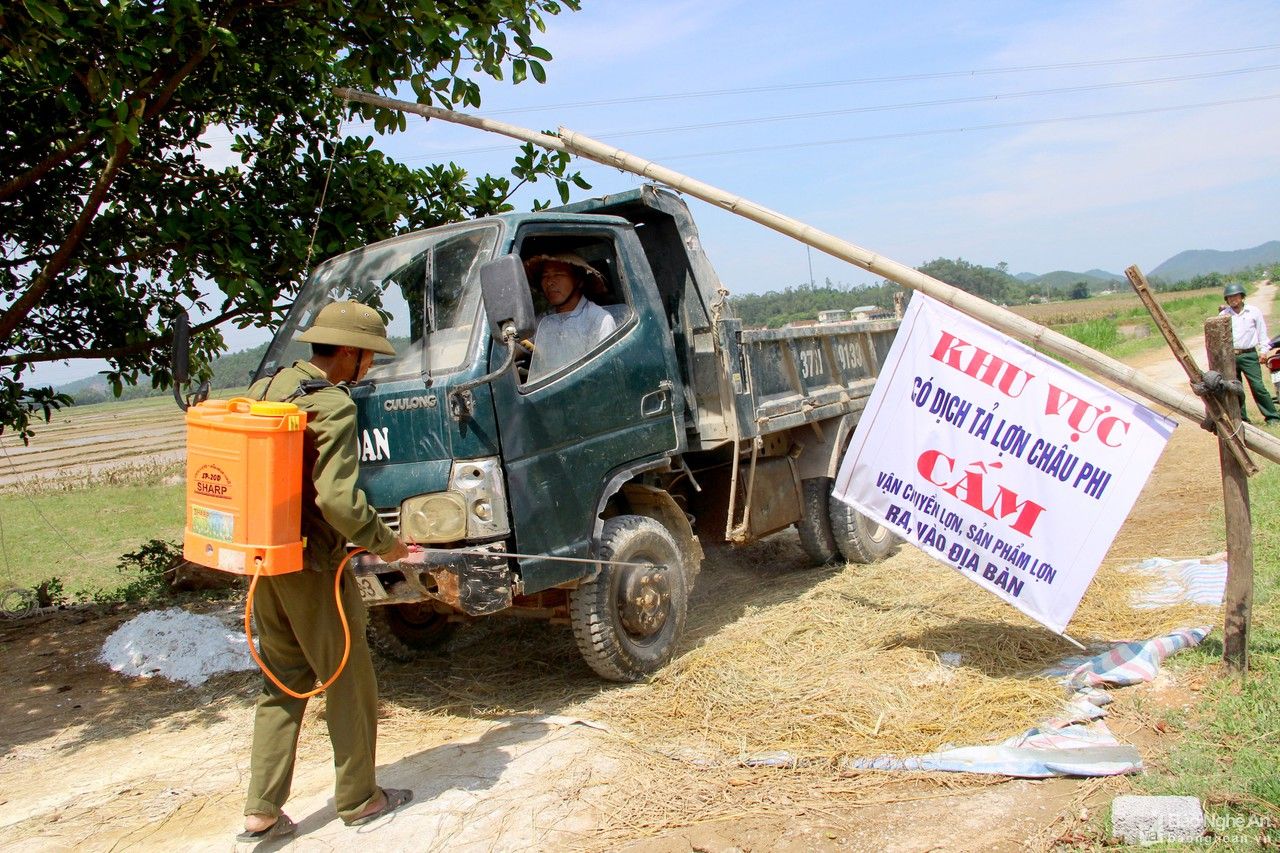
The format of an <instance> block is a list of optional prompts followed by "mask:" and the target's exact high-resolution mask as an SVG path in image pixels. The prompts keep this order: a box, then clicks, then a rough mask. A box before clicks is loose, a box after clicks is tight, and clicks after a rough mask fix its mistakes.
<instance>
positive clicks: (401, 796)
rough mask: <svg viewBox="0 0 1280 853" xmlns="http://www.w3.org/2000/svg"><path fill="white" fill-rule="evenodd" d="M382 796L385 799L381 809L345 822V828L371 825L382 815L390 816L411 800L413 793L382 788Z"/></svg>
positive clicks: (401, 789)
mask: <svg viewBox="0 0 1280 853" xmlns="http://www.w3.org/2000/svg"><path fill="white" fill-rule="evenodd" d="M382 796H383V797H385V798H386V802H384V803H383V804H382V808H380V809H378V810H377V811H373V812H369V814H367V815H364V816H363V817H358V818H356V819H355V820H349V821H347V822H346V823H347V826H364V825H365V824H366V823H373V822H374V821H375V820H377V819H378V818H380V817H382V816H383V815H387V814H391V812H393V811H395V810H396V809H398V808H400V807H401V806H403V805H404V804H405V803H407V802H409V801H410V800H412V799H413V791H409V790H405V789H404V788H383V789H382Z"/></svg>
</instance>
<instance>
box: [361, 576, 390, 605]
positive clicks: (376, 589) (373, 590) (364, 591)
mask: <svg viewBox="0 0 1280 853" xmlns="http://www.w3.org/2000/svg"><path fill="white" fill-rule="evenodd" d="M356 586H358V587H360V597H361V598H362V599H364V600H365V601H381V600H382V599H384V598H386V597H387V590H386V588H385V587H384V586H383V585H382V581H380V580H378V576H377V575H356Z"/></svg>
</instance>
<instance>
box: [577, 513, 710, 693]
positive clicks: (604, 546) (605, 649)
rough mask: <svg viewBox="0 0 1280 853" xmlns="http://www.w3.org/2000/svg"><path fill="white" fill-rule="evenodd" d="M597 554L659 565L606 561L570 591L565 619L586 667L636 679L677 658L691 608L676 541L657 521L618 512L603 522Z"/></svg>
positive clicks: (615, 677)
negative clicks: (607, 562) (675, 655)
mask: <svg viewBox="0 0 1280 853" xmlns="http://www.w3.org/2000/svg"><path fill="white" fill-rule="evenodd" d="M600 557H601V558H602V559H605V560H617V561H620V562H634V563H652V564H654V565H655V566H656V567H657V568H636V567H631V566H616V565H610V564H605V565H602V566H601V567H600V573H599V574H598V575H596V577H595V578H593V579H592V580H590V581H587V582H585V583H583V584H581V585H580V586H579V587H578V588H577V589H575V590H572V591H571V592H570V593H569V619H570V622H571V623H572V625H573V636H574V639H575V640H576V641H577V643H578V650H579V651H581V652H582V657H583V658H584V659H585V660H586V662H587V665H588V666H590V667H591V668H592V669H593V670H595V671H596V673H597V674H598V675H600V676H601V677H603V678H607V679H609V680H610V681H639V680H640V679H642V678H644V677H645V676H647V675H651V674H653V673H654V672H657V671H658V670H659V669H661V668H662V667H663V666H665V665H666V663H667V662H668V661H670V660H671V657H672V655H673V654H674V653H675V649H676V644H677V643H678V642H679V641H680V638H681V637H682V636H683V635H684V623H685V618H686V616H687V615H688V611H689V572H688V567H687V566H686V564H685V557H684V554H683V552H682V551H681V550H680V546H679V545H678V544H676V540H675V537H673V536H672V535H671V533H670V532H669V531H668V530H667V529H666V528H665V527H663V526H662V524H660V523H659V522H658V521H656V520H655V519H652V518H649V517H647V516H642V515H619V516H615V517H613V518H611V519H609V520H608V521H606V522H605V523H604V530H603V532H602V533H601V535H600Z"/></svg>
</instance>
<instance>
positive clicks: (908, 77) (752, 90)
mask: <svg viewBox="0 0 1280 853" xmlns="http://www.w3.org/2000/svg"><path fill="white" fill-rule="evenodd" d="M1271 50H1280V44H1262V45H1254V46H1252V47H1235V48H1223V49H1220V50H1198V51H1190V52H1186V53H1165V54H1155V55H1151V56H1130V57H1120V58H1117V59H1096V60H1087V61H1082V62H1056V63H1046V64H1042V65H1010V66H1005V67H998V68H975V69H970V70H967V71H937V72H923V73H918V74H893V75H885V76H881V77H857V78H852V79H849V80H824V81H818V82H814V83H786V84H778V85H774V86H753V87H747V88H739V89H708V90H704V91H701V92H677V93H666V94H658V95H636V96H633V97H627V98H604V99H600V100H592V101H571V102H567V103H562V104H547V105H544V106H537V107H512V108H508V109H502V110H491V111H486V112H485V115H489V116H500V115H514V114H517V113H532V112H548V111H551V110H562V109H577V108H581V107H603V106H616V105H619V104H642V103H654V102H658V101H677V100H690V99H695V98H714V97H723V96H727V95H756V94H764V93H768V92H794V91H801V90H804V89H826V88H834V87H839V86H866V85H874V84H878V83H903V82H911V81H918V80H946V79H953V78H957V77H982V76H992V75H999V74H1018V73H1022V72H1027V71H1063V70H1070V69H1074V68H1105V67H1108V66H1113V65H1133V64H1137V63H1142V62H1170V61H1175V60H1181V59H1198V58H1202V57H1209V56H1236V55H1239V54H1244V53H1258V52H1262V51H1271ZM370 124H372V121H360V122H353V123H352V124H351V125H350V126H351V127H352V129H355V128H361V129H363V128H364V127H367V126H368V125H370ZM232 138H233V136H232V135H231V134H227V135H221V134H220V135H216V136H206V137H204V140H205V141H206V142H229V141H230V140H231V139H232ZM483 150H493V149H483ZM467 153H472V152H467Z"/></svg>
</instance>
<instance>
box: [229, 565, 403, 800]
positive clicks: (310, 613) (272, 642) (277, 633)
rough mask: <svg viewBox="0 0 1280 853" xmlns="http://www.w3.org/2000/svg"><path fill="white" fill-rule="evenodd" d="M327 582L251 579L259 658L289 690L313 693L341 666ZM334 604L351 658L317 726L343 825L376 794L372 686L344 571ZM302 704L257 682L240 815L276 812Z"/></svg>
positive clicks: (285, 788)
mask: <svg viewBox="0 0 1280 853" xmlns="http://www.w3.org/2000/svg"><path fill="white" fill-rule="evenodd" d="M333 580H334V578H333V573H332V572H316V571H309V570H304V571H300V572H294V573H292V574H287V575H275V576H271V577H264V578H261V579H260V580H259V581H258V588H257V591H256V594H255V595H254V602H253V611H254V617H255V619H254V621H255V622H256V624H257V631H258V638H259V648H260V649H261V653H262V660H263V662H264V663H266V665H267V666H268V667H269V668H270V669H271V671H272V672H274V673H275V675H276V678H278V679H280V682H281V683H282V684H285V685H287V686H288V687H289V689H290V690H293V691H294V692H295V693H306V692H307V691H308V690H313V689H315V687H316V685H317V684H318V683H320V682H322V681H325V680H327V679H328V678H329V677H331V676H332V675H333V673H334V671H335V670H337V668H338V664H339V663H340V662H341V661H342V647H343V635H342V622H341V620H340V617H339V615H338V608H337V605H336V604H335V602H334V599H333ZM342 606H343V608H344V610H345V611H346V616H347V623H348V624H349V625H350V626H351V653H350V655H349V656H348V658H347V665H346V668H345V669H343V671H342V675H341V676H339V678H338V680H337V681H335V682H334V683H333V684H332V685H331V686H330V687H329V689H328V690H326V691H325V722H326V723H327V724H328V726H329V741H330V742H331V743H332V744H333V764H334V769H335V771H336V775H337V781H336V784H335V787H334V797H333V800H334V805H335V806H337V809H338V815H339V816H340V817H341V818H342V819H343V820H344V821H350V820H352V819H353V818H355V817H358V816H359V815H360V813H361V812H362V811H363V810H364V809H365V808H366V807H368V806H369V805H370V804H371V803H372V802H373V801H374V800H376V799H377V798H378V796H379V794H381V793H382V791H381V789H380V788H379V787H378V785H377V783H376V782H375V781H374V761H375V755H374V754H375V750H376V746H377V739H378V682H377V679H376V677H375V676H374V674H373V661H372V660H371V658H370V657H369V645H368V643H367V642H366V641H365V636H364V630H365V622H366V620H367V614H366V613H365V607H364V602H363V601H361V599H360V592H359V589H358V587H357V586H356V584H355V581H354V579H353V577H352V575H351V572H349V571H347V572H344V577H343V579H342ZM306 707H307V700H305V699H295V698H293V697H292V696H290V695H289V694H287V693H284V692H283V691H281V690H280V689H279V688H278V687H276V686H275V685H274V684H272V683H271V680H270V679H267V678H265V677H264V679H263V687H262V693H261V694H260V695H259V696H258V706H257V713H256V716H255V717H254V723H253V753H252V756H251V758H250V763H249V796H248V800H247V801H246V803H245V807H244V812H245V814H263V815H270V816H276V815H279V814H280V810H281V808H282V807H283V806H284V803H285V801H286V800H287V799H288V798H289V788H290V785H291V784H292V782H293V765H294V760H295V758H296V756H297V750H298V735H299V734H300V733H301V730H302V714H303V712H304V711H305V710H306Z"/></svg>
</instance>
